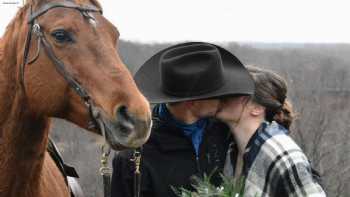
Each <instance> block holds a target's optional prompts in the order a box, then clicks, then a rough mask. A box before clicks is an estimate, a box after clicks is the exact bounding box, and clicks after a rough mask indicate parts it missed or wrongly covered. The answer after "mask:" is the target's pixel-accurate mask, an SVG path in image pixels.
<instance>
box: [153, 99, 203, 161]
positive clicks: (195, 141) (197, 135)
mask: <svg viewBox="0 0 350 197" xmlns="http://www.w3.org/2000/svg"><path fill="white" fill-rule="evenodd" d="M158 115H159V117H160V118H162V119H163V120H165V121H167V122H169V123H173V124H174V125H175V126H176V127H178V128H180V129H181V130H182V131H183V133H184V134H185V136H187V137H189V138H190V139H191V141H192V145H193V148H194V150H195V152H196V155H197V156H198V155H199V146H200V144H201V143H202V139H203V133H204V130H205V127H206V125H207V123H208V119H207V118H203V119H200V120H198V121H197V122H194V123H192V124H186V123H184V122H182V121H179V120H176V119H175V117H174V116H173V115H172V114H171V113H170V112H169V110H168V108H167V106H166V104H164V103H163V104H160V105H159V108H158Z"/></svg>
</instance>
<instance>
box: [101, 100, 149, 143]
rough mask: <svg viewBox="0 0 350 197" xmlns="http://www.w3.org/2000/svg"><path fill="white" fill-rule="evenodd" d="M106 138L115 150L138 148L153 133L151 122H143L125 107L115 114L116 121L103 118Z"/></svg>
mask: <svg viewBox="0 0 350 197" xmlns="http://www.w3.org/2000/svg"><path fill="white" fill-rule="evenodd" d="M103 124H104V128H105V137H106V140H107V142H108V143H109V144H110V146H111V147H112V148H113V149H115V150H121V149H127V148H138V147H140V146H142V145H143V144H144V143H146V141H147V140H148V138H149V136H150V133H151V125H152V121H151V120H146V121H145V120H141V119H139V118H137V117H136V116H135V115H133V114H132V113H130V112H129V111H128V109H127V107H125V106H120V107H118V108H117V110H116V112H115V119H113V120H110V119H107V118H103Z"/></svg>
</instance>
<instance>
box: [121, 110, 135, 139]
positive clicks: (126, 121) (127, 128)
mask: <svg viewBox="0 0 350 197" xmlns="http://www.w3.org/2000/svg"><path fill="white" fill-rule="evenodd" d="M116 118H117V121H118V124H119V129H120V131H121V132H122V133H125V134H128V133H130V132H131V131H132V130H134V129H135V120H134V119H133V117H132V116H131V115H130V114H129V112H128V108H127V107H126V106H120V107H119V108H118V109H117V113H116Z"/></svg>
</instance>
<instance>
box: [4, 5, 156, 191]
mask: <svg viewBox="0 0 350 197" xmlns="http://www.w3.org/2000/svg"><path fill="white" fill-rule="evenodd" d="M62 2H70V5H72V4H74V5H77V6H82V5H84V6H85V5H89V6H93V7H94V8H97V9H98V10H100V9H101V7H100V5H99V3H98V2H96V0H75V1H73V0H69V1H68V0H67V1H64V0H31V1H28V2H27V3H26V5H24V6H23V7H22V8H21V9H20V10H19V12H18V13H17V15H16V17H15V18H14V19H13V21H12V22H11V23H10V24H9V25H8V27H7V30H6V33H5V35H4V37H3V38H2V39H1V41H0V197H68V196H70V194H69V189H68V188H67V186H66V184H65V180H64V177H63V176H62V175H61V174H60V171H59V170H58V168H57V167H56V165H55V164H54V163H53V160H52V159H51V157H50V156H49V155H48V153H47V152H46V147H47V142H48V132H49V125H50V117H58V118H63V119H66V120H68V121H70V122H73V123H75V124H77V125H79V126H81V127H83V128H86V129H89V130H91V131H93V132H96V133H99V132H100V130H99V129H94V128H91V127H90V126H89V123H90V122H91V121H92V117H95V116H92V115H91V114H94V113H91V111H90V110H89V109H90V108H88V107H87V106H91V105H87V104H92V105H93V106H94V107H95V108H94V110H95V111H94V112H96V110H97V112H98V113H99V114H100V116H99V117H100V119H99V120H102V123H103V125H104V126H105V128H106V129H105V135H106V139H107V141H108V142H109V144H110V145H111V147H112V148H114V149H119V148H126V147H129V148H134V147H138V146H140V145H142V144H143V143H144V142H145V141H146V140H147V139H148V137H149V132H150V125H151V114H150V110H149V104H148V102H147V100H146V99H145V98H144V96H143V95H142V94H141V93H140V92H139V90H138V89H137V87H136V85H135V83H134V81H133V79H132V76H131V74H130V73H129V71H128V70H127V69H126V67H125V65H124V64H123V63H122V61H121V60H120V58H119V56H118V51H117V44H118V36H119V33H118V31H117V29H116V28H115V27H114V26H113V25H112V24H111V23H110V22H108V21H107V20H106V19H105V18H104V17H103V16H102V15H101V13H99V12H98V11H96V10H94V11H92V12H90V11H89V9H85V10H84V9H80V7H76V8H72V7H71V8H66V7H59V6H58V7H52V8H50V9H48V10H45V11H44V12H42V13H40V15H38V16H36V17H35V23H37V24H40V31H38V26H36V28H37V29H36V31H35V32H36V33H37V34H34V33H33V34H32V35H31V36H30V38H31V42H28V40H27V38H28V37H29V36H27V35H30V34H28V32H31V29H32V28H30V27H31V26H30V25H28V20H29V19H28V17H29V16H30V13H31V12H33V13H35V12H38V11H40V10H43V9H46V8H47V7H48V4H51V5H52V4H53V3H62ZM45 6H46V8H45ZM38 32H39V33H38ZM26 43H30V44H29V45H28V51H29V54H28V61H26V62H27V63H26V64H22V62H24V61H25V60H24V59H26V58H24V57H25V55H23V54H24V51H25V46H26ZM48 48H49V49H48ZM50 51H51V53H50ZM52 54H54V55H52ZM55 58H56V60H55ZM57 59H58V60H57ZM29 62H30V63H29ZM60 64H62V65H63V66H64V69H65V71H66V75H64V74H63V75H62V73H59V72H58V70H57V65H60ZM22 68H24V72H21V71H22ZM67 75H69V76H72V78H73V79H74V83H75V84H79V85H80V86H79V87H82V88H83V89H84V90H85V92H86V93H87V94H88V95H89V99H90V100H89V101H90V102H86V101H87V99H86V98H87V97H86V96H83V99H82V96H81V95H80V94H78V93H77V92H79V90H76V89H73V88H72V84H71V83H69V81H67V79H66V78H64V76H67ZM70 82H71V81H70ZM73 87H75V86H73ZM80 93H81V90H80ZM79 95H80V96H79ZM95 123H96V122H95ZM95 126H96V124H95ZM100 126H101V125H100Z"/></svg>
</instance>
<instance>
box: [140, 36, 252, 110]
mask: <svg viewBox="0 0 350 197" xmlns="http://www.w3.org/2000/svg"><path fill="white" fill-rule="evenodd" d="M197 43H201V42H191V43H184V44H197ZM212 45H213V46H215V47H217V48H218V50H219V52H220V54H221V58H222V63H223V67H224V75H225V76H224V85H223V86H221V87H220V88H218V89H217V90H215V91H211V92H208V93H206V94H201V95H198V96H189V97H177V96H174V95H169V94H166V93H164V92H163V91H162V87H161V76H160V64H159V60H160V57H161V55H162V53H163V52H164V51H165V50H168V49H170V48H172V47H174V46H172V47H169V48H166V49H163V50H162V51H160V52H158V53H157V54H155V55H154V56H152V57H151V58H150V59H149V60H147V61H146V62H145V63H144V64H143V65H142V66H141V67H140V68H139V70H138V71H137V72H136V73H135V76H134V79H135V82H136V84H137V86H138V88H139V89H140V91H141V92H142V93H143V94H144V96H145V97H146V98H147V99H148V101H149V102H150V103H152V104H157V103H172V102H180V101H188V100H198V99H209V98H215V97H220V96H227V95H251V94H253V93H254V81H253V79H252V77H251V75H250V74H249V72H248V71H247V69H246V68H245V67H244V65H243V64H242V63H241V62H240V61H239V60H238V58H237V57H235V56H234V55H233V54H232V53H230V52H229V51H227V50H226V49H224V48H222V47H220V46H217V45H214V44H212ZM177 46H179V45H177Z"/></svg>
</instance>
